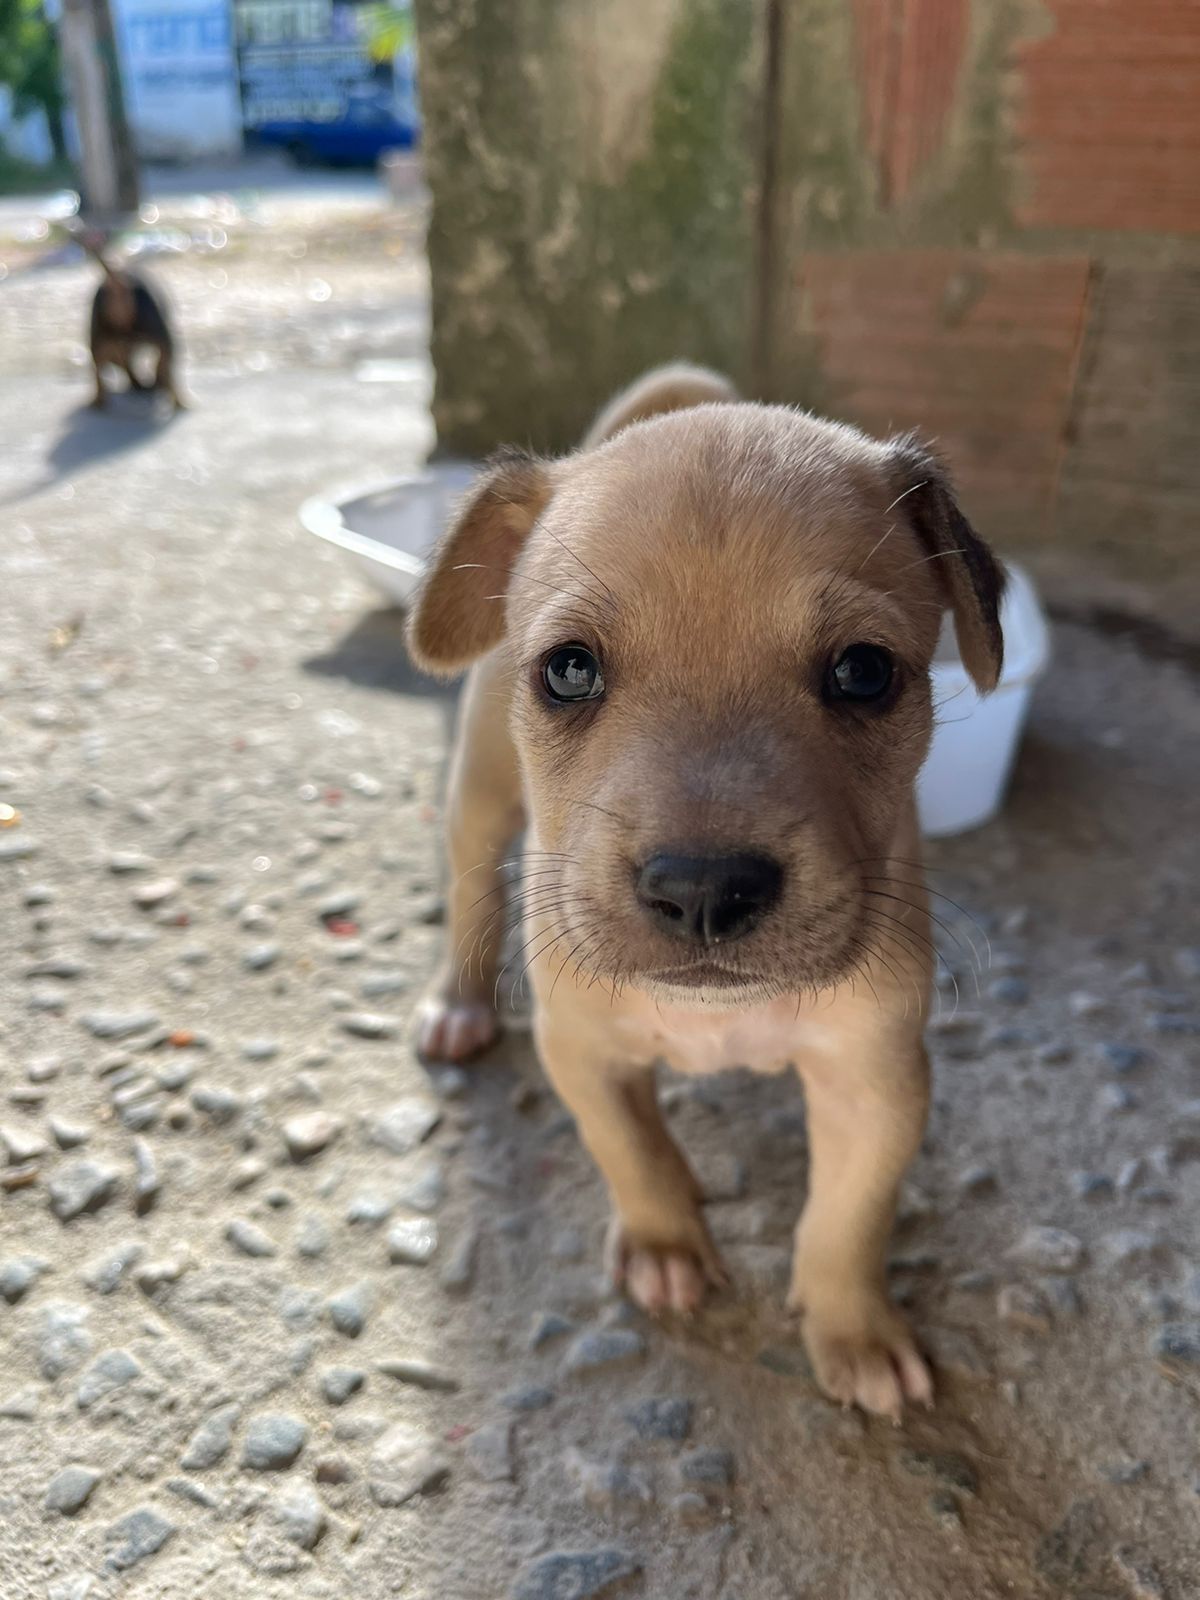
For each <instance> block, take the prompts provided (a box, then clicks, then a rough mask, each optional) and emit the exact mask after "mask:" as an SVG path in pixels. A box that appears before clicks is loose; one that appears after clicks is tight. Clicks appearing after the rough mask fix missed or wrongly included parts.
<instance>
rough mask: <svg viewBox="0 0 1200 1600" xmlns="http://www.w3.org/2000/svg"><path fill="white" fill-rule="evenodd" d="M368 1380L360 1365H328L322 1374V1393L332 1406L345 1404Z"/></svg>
mask: <svg viewBox="0 0 1200 1600" xmlns="http://www.w3.org/2000/svg"><path fill="white" fill-rule="evenodd" d="M366 1381H367V1375H366V1373H365V1372H363V1371H362V1370H361V1369H360V1368H359V1367H326V1368H325V1371H324V1372H323V1373H322V1374H321V1393H322V1394H323V1395H324V1396H325V1398H326V1400H328V1401H329V1404H330V1405H331V1406H344V1405H345V1404H346V1402H347V1401H348V1400H350V1399H352V1398H353V1397H354V1396H355V1395H356V1394H357V1393H358V1391H359V1390H360V1389H361V1388H362V1386H363V1384H364V1383H366Z"/></svg>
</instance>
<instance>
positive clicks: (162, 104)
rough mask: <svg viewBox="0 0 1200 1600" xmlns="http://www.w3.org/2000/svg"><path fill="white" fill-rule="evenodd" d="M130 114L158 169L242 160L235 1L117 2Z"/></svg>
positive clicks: (142, 149) (141, 147)
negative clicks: (213, 159)
mask: <svg viewBox="0 0 1200 1600" xmlns="http://www.w3.org/2000/svg"><path fill="white" fill-rule="evenodd" d="M109 3H110V6H111V10H112V18H113V28H114V30H115V32H116V35H117V48H118V50H119V52H120V56H121V76H122V82H123V86H124V90H125V105H126V114H127V116H128V117H129V122H130V126H131V128H132V131H133V138H134V143H135V145H136V147H137V150H138V154H139V155H140V156H142V157H143V158H145V159H147V160H151V161H189V160H195V159H196V158H197V157H206V156H230V155H237V154H238V153H239V152H240V151H241V148H242V103H241V95H240V93H239V89H238V66H237V51H236V46H235V41H234V33H233V17H232V13H231V7H230V0H109Z"/></svg>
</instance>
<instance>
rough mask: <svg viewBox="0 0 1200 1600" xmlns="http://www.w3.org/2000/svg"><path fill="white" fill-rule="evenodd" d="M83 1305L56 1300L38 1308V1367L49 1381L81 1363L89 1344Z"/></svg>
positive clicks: (88, 1349)
mask: <svg viewBox="0 0 1200 1600" xmlns="http://www.w3.org/2000/svg"><path fill="white" fill-rule="evenodd" d="M89 1315H90V1313H89V1312H88V1308H87V1307H86V1306H79V1305H72V1304H71V1303H70V1302H69V1301H64V1300H57V1301H54V1302H52V1303H51V1304H50V1305H48V1306H44V1307H43V1308H42V1313H41V1316H40V1318H39V1321H38V1371H39V1372H40V1373H41V1375H42V1377H43V1378H46V1379H48V1380H49V1381H50V1382H53V1381H54V1379H55V1378H61V1377H62V1376H63V1375H64V1374H65V1373H68V1372H72V1371H73V1370H74V1369H75V1368H76V1367H78V1366H81V1365H82V1364H83V1361H84V1359H85V1357H86V1356H87V1355H88V1354H89V1353H90V1351H91V1348H92V1336H91V1334H90V1333H89V1332H88V1318H89Z"/></svg>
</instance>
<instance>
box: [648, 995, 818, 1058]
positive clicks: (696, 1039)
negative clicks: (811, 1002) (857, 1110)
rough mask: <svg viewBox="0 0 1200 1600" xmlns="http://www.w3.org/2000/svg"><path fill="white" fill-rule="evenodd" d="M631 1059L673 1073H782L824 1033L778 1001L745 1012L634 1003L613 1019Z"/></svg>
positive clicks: (786, 1002) (793, 1006)
mask: <svg viewBox="0 0 1200 1600" xmlns="http://www.w3.org/2000/svg"><path fill="white" fill-rule="evenodd" d="M617 1028H618V1031H619V1032H620V1034H621V1035H622V1042H623V1043H624V1044H625V1045H626V1047H627V1048H628V1049H629V1050H630V1053H631V1055H633V1056H634V1058H635V1059H636V1058H637V1057H639V1056H640V1057H642V1058H645V1057H646V1056H652V1057H654V1058H655V1059H660V1060H663V1061H666V1062H667V1063H668V1064H669V1065H670V1066H671V1067H673V1068H674V1069H675V1071H676V1072H687V1073H706V1072H723V1071H725V1070H726V1069H727V1068H729V1067H748V1068H750V1070H751V1071H754V1072H783V1071H785V1070H786V1068H787V1067H788V1066H790V1065H791V1064H792V1063H793V1062H794V1061H795V1060H796V1058H797V1056H798V1055H801V1054H803V1053H804V1052H805V1051H807V1050H811V1049H814V1048H818V1047H819V1046H820V1045H821V1044H822V1043H823V1042H824V1041H825V1037H826V1034H827V1031H828V1030H827V1029H826V1028H824V1027H823V1026H822V1025H821V1024H820V1023H819V1022H818V1021H817V1020H816V1019H815V1018H814V1017H812V1016H811V1015H806V1014H804V1013H801V1014H800V1015H797V1012H796V1002H795V1000H787V999H784V1000H782V1001H778V1002H773V1003H772V1004H770V1005H766V1006H761V1007H755V1008H754V1009H752V1010H748V1011H736V1012H708V1011H685V1010H682V1009H676V1008H674V1007H670V1006H658V1005H655V1004H654V1003H653V1002H652V1001H650V1000H636V1001H635V1002H634V1003H633V1005H631V1006H630V1007H629V1008H628V1009H627V1010H625V1011H624V1013H623V1015H622V1016H621V1017H620V1018H619V1019H617Z"/></svg>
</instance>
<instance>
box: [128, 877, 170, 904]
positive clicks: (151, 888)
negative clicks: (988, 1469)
mask: <svg viewBox="0 0 1200 1600" xmlns="http://www.w3.org/2000/svg"><path fill="white" fill-rule="evenodd" d="M178 893H179V884H178V882H177V881H176V879H174V878H152V879H151V880H150V882H149V883H139V884H138V886H137V888H136V889H135V890H134V891H133V895H132V899H133V903H134V905H135V906H140V907H141V909H142V910H143V911H153V910H154V909H155V907H156V906H161V905H162V904H163V903H164V902H165V901H167V900H170V899H171V897H172V895H176V894H178Z"/></svg>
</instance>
